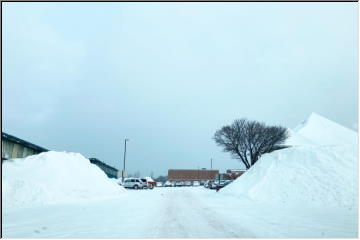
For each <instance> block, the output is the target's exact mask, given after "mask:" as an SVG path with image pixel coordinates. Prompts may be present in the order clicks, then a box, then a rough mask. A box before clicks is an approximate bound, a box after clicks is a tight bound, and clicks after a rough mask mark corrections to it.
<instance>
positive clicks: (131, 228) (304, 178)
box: [2, 113, 358, 238]
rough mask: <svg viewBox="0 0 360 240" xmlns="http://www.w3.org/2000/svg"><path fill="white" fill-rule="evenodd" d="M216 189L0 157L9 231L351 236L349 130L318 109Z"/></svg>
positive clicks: (58, 160) (354, 194) (353, 143)
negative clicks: (146, 184)
mask: <svg viewBox="0 0 360 240" xmlns="http://www.w3.org/2000/svg"><path fill="white" fill-rule="evenodd" d="M290 133H291V137H290V138H289V139H288V141H287V144H288V145H292V147H291V148H286V149H282V150H278V151H274V152H272V153H270V154H265V155H264V156H263V157H262V158H261V159H260V160H259V161H258V162H257V163H256V164H255V165H254V166H253V167H251V169H250V170H248V171H247V172H246V173H245V174H243V175H242V176H241V177H240V178H239V179H237V180H236V181H234V182H233V183H231V184H230V185H228V186H226V187H225V188H223V189H221V190H220V191H219V192H215V191H212V190H208V189H205V188H203V187H183V188H155V189H154V190H140V191H134V190H128V191H126V190H124V189H123V188H122V187H121V186H119V185H117V183H116V181H113V180H110V179H108V178H107V177H106V175H105V174H104V173H103V172H102V171H101V170H100V169H99V168H97V167H96V166H95V165H92V164H90V163H89V161H88V160H87V159H86V158H84V157H83V156H81V155H80V154H74V153H56V152H49V153H42V154H39V155H35V156H31V157H28V158H26V159H15V160H11V161H7V162H6V163H3V174H4V176H3V178H2V180H3V181H2V187H3V190H2V191H3V192H2V193H3V202H2V203H3V223H2V224H3V225H2V226H3V234H4V237H11V238H23V237H26V238H67V237H68V238H204V237H205V238H253V237H261V238H308V237H312V238H317V237H322V238H356V237H357V236H358V151H357V150H358V149H357V148H358V143H357V133H356V132H354V131H352V130H350V129H347V128H345V127H343V126H341V125H339V124H337V123H334V122H332V121H330V120H328V119H326V118H324V117H322V116H320V115H318V114H315V113H313V114H311V116H310V117H309V119H308V120H307V121H305V122H303V123H302V124H300V126H298V127H297V128H295V129H294V130H290Z"/></svg>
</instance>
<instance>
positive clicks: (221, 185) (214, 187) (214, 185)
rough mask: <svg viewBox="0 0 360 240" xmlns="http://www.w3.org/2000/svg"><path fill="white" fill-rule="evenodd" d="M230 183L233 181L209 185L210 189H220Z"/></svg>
mask: <svg viewBox="0 0 360 240" xmlns="http://www.w3.org/2000/svg"><path fill="white" fill-rule="evenodd" d="M232 181H233V180H221V181H220V183H219V181H215V182H214V184H212V185H211V187H210V189H221V188H223V187H225V186H226V185H228V184H230V183H232Z"/></svg>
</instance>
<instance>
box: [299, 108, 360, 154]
mask: <svg viewBox="0 0 360 240" xmlns="http://www.w3.org/2000/svg"><path fill="white" fill-rule="evenodd" d="M295 131H296V132H297V133H298V134H300V135H302V136H303V137H306V138H307V139H310V140H311V141H312V142H315V143H317V144H320V145H344V146H348V147H350V148H357V143H358V139H357V138H358V135H357V132H355V131H353V130H351V129H348V128H346V127H344V126H342V125H340V124H338V123H336V122H333V121H331V120H329V119H327V118H325V117H323V116H321V115H319V114H317V113H312V114H311V115H310V117H309V118H308V119H307V120H306V121H305V122H304V123H302V124H300V125H299V126H297V127H296V128H295Z"/></svg>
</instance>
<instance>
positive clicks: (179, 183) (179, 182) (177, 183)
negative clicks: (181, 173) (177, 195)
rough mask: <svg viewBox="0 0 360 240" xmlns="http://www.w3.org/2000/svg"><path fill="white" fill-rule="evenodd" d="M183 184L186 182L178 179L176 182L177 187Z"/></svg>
mask: <svg viewBox="0 0 360 240" xmlns="http://www.w3.org/2000/svg"><path fill="white" fill-rule="evenodd" d="M182 186H184V182H182V181H177V182H176V183H175V187H182Z"/></svg>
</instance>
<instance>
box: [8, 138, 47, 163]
mask: <svg viewBox="0 0 360 240" xmlns="http://www.w3.org/2000/svg"><path fill="white" fill-rule="evenodd" d="M47 151H49V150H47V149H46V148H43V147H40V146H38V145H35V144H33V143H30V142H28V141H25V140H23V139H20V138H17V137H15V136H12V135H10V134H7V133H4V132H1V161H3V160H7V159H10V158H24V157H27V156H30V155H34V154H38V153H41V152H47Z"/></svg>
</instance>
